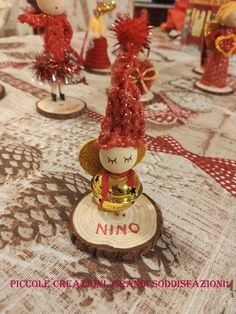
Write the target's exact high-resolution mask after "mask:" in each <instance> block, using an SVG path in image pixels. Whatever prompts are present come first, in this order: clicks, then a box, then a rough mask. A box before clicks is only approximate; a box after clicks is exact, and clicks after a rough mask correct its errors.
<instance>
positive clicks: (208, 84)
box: [195, 1, 236, 95]
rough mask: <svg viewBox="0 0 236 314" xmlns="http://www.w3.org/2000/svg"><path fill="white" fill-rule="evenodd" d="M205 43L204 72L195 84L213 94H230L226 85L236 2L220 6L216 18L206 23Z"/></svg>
mask: <svg viewBox="0 0 236 314" xmlns="http://www.w3.org/2000/svg"><path fill="white" fill-rule="evenodd" d="M206 41H207V45H208V47H209V49H210V52H209V55H208V57H207V62H206V64H205V69H204V74H203V75H202V78H201V79H200V81H198V82H196V83H195V86H196V87H197V88H199V89H201V90H204V91H206V92H209V93H214V94H221V95H225V94H230V93H233V91H234V90H233V88H231V87H230V86H227V75H228V64H229V57H230V56H232V54H233V53H234V52H235V51H236V2H235V1H233V2H229V3H227V4H224V5H222V6H221V7H220V9H219V10H218V12H217V14H216V20H215V21H213V22H209V23H208V25H207V35H206Z"/></svg>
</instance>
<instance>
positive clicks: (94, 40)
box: [81, 1, 116, 74]
mask: <svg viewBox="0 0 236 314" xmlns="http://www.w3.org/2000/svg"><path fill="white" fill-rule="evenodd" d="M115 8H116V3H115V1H109V2H100V1H98V2H97V8H96V10H95V11H94V16H93V17H92V18H91V20H90V23H89V30H88V32H86V34H85V38H84V42H83V46H82V50H81V58H82V59H83V65H84V67H85V69H86V70H87V71H89V72H93V73H95V74H96V73H98V74H110V66H111V62H110V59H109V56H108V51H107V49H108V43H107V39H106V26H105V23H104V20H103V15H104V14H106V13H108V12H111V11H113V10H114V9H115Z"/></svg>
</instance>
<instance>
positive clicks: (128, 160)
mask: <svg viewBox="0 0 236 314" xmlns="http://www.w3.org/2000/svg"><path fill="white" fill-rule="evenodd" d="M132 160H133V159H132V155H130V157H129V158H126V157H124V162H130V161H132Z"/></svg>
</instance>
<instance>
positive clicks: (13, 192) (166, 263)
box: [0, 34, 236, 314]
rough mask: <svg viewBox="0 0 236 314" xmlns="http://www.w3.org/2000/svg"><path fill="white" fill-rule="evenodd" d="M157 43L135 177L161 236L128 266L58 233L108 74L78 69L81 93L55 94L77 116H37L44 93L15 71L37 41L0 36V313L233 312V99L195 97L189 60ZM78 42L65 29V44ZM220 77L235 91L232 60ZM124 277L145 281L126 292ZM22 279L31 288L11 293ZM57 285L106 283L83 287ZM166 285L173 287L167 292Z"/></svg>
mask: <svg viewBox="0 0 236 314" xmlns="http://www.w3.org/2000/svg"><path fill="white" fill-rule="evenodd" d="M157 37H158V36H156V37H155V40H154V41H153V49H152V53H151V55H150V59H151V60H152V61H153V63H154V64H155V66H156V67H157V69H158V71H159V78H158V79H157V81H156V83H155V85H154V87H153V91H154V92H155V99H154V100H153V101H151V102H150V103H149V104H148V105H147V106H146V107H145V108H146V114H147V120H148V121H147V124H148V127H147V140H148V153H147V155H146V157H145V160H144V162H142V164H141V165H139V167H138V169H137V171H138V173H139V175H140V178H141V180H142V183H143V185H144V190H145V193H147V194H148V195H149V196H150V197H151V198H153V200H155V202H156V203H157V204H158V206H159V207H160V209H161V210H162V212H163V216H164V231H163V233H162V237H161V239H160V240H159V242H158V244H157V246H156V247H155V248H154V249H153V250H152V251H151V252H149V253H148V254H146V255H145V256H143V257H142V258H140V259H139V260H137V261H135V262H133V263H122V262H113V263H111V262H109V261H108V260H105V259H95V258H93V257H91V256H90V255H88V254H86V253H84V252H80V251H78V250H76V249H75V247H74V246H73V244H72V243H71V240H70V237H69V233H68V217H69V214H70V212H71V210H72V208H73V207H74V206H75V204H76V203H77V202H78V200H80V199H81V198H82V197H83V195H84V194H85V193H87V191H88V190H89V189H90V187H89V180H90V177H89V176H88V175H87V173H85V172H84V171H83V169H82V168H81V167H80V164H79V163H78V162H77V160H76V156H77V153H78V151H79V149H80V146H81V145H82V144H83V142H85V141H86V140H87V139H89V138H91V137H96V136H97V135H98V132H99V128H100V125H99V121H100V118H101V115H103V114H104V110H105V106H106V90H107V88H108V87H109V77H107V76H101V77H100V76H97V75H94V74H88V75H87V79H88V82H89V85H88V86H86V85H74V86H68V87H67V91H68V93H70V94H71V95H72V96H75V97H80V98H82V99H83V100H84V101H86V103H87V105H88V109H87V111H86V112H85V114H83V115H82V116H80V117H78V118H76V119H72V120H65V121H58V120H51V119H47V118H44V117H42V116H40V115H39V114H37V113H36V110H35V103H36V101H37V100H38V99H40V98H42V97H43V96H44V95H46V94H48V91H49V89H48V86H47V85H42V84H39V83H38V82H37V81H35V80H34V79H32V74H31V71H30V69H29V67H28V66H27V63H29V62H30V60H31V58H32V55H33V53H34V52H35V51H38V50H40V49H41V45H42V40H41V39H40V38H38V37H31V36H30V37H24V38H22V37H18V38H17V37H12V38H8V39H4V38H3V39H1V40H0V84H2V85H4V86H5V89H6V93H7V94H6V97H5V98H4V99H2V100H1V101H0V108H1V114H0V200H1V202H0V260H1V263H0V312H1V313H37V314H39V313H110V312H111V313H171V314H172V313H181V314H182V313H191V314H193V313H195V314H198V313H218V314H219V313H224V314H229V313H235V308H236V305H235V299H234V298H235V282H233V279H234V278H235V271H236V265H235V263H236V256H235V248H236V241H235V240H236V229H235V222H236V214H235V213H236V206H235V205H236V201H235V195H236V182H235V181H236V178H235V176H236V163H235V162H234V161H233V160H236V145H235V140H236V128H235V124H236V97H235V94H234V95H231V96H209V95H207V94H204V93H200V92H198V91H197V90H195V89H194V88H193V82H194V80H196V78H197V75H196V74H194V73H193V72H192V67H193V66H194V65H197V64H198V58H197V57H196V56H193V55H190V54H187V53H185V52H182V51H181V49H180V46H179V44H178V43H177V42H170V41H169V40H168V39H165V38H159V39H158V38H157ZM81 41H82V35H81V34H76V35H75V37H74V40H73V42H74V47H75V48H79V47H80V46H81ZM112 58H113V56H112ZM230 73H231V76H230V77H229V81H230V82H229V83H230V84H231V85H236V84H235V80H234V77H233V75H235V67H233V66H232V65H231V69H230ZM180 145H181V146H182V147H181V146H180ZM207 157H211V158H207ZM143 210H145V209H143ZM135 279H140V280H142V282H141V283H142V284H143V285H145V282H146V284H148V285H149V286H148V287H141V286H139V287H137V288H135V287H133V288H132V287H129V286H128V285H131V283H133V282H135ZM23 280H34V281H33V282H32V281H29V282H28V284H29V285H30V284H31V285H32V284H33V285H34V286H35V287H31V288H30V287H29V288H27V287H24V288H21V287H20V286H22V285H24V284H25V282H24V281H23ZM45 280H48V281H47V284H45ZM58 280H64V283H65V282H66V283H67V285H69V284H68V283H73V284H76V283H81V285H82V280H84V284H86V283H87V284H88V283H89V280H105V281H106V282H107V283H111V282H114V280H118V281H117V286H116V287H114V288H111V287H107V288H105V287H97V288H92V287H76V286H75V287H63V281H61V283H59V282H58ZM66 280H67V281H66ZM122 280H123V282H122ZM129 280H131V281H129ZM167 280H168V281H167ZM177 280H179V281H178V283H179V285H180V282H181V281H180V280H182V287H181V286H179V287H174V286H175V285H176V284H177ZM187 280H189V287H183V286H186V285H187V284H186V282H187ZM194 280H197V281H194ZM201 280H202V281H201ZM203 280H208V281H203ZM215 280H218V281H217V282H216V281H215ZM150 283H151V284H150ZM39 284H41V285H46V286H45V287H44V288H43V287H41V288H40V287H36V286H37V285H39ZM90 284H91V282H90ZM169 284H171V285H172V286H173V287H169V288H168V287H161V286H163V285H164V286H167V285H169ZM60 285H61V286H60ZM191 285H194V287H191ZM197 285H199V287H197ZM200 285H202V287H200ZM209 285H211V286H212V287H207V286H209ZM214 285H216V286H219V285H223V287H218V288H217V287H214ZM126 286H127V287H126ZM156 286H159V287H156Z"/></svg>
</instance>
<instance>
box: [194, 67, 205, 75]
mask: <svg viewBox="0 0 236 314" xmlns="http://www.w3.org/2000/svg"><path fill="white" fill-rule="evenodd" d="M193 73H196V74H201V75H202V74H203V73H204V69H203V67H201V66H200V65H198V66H196V67H195V68H193Z"/></svg>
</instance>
